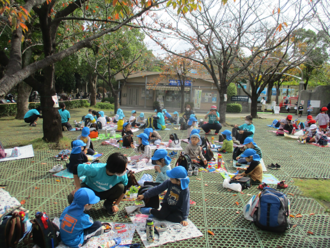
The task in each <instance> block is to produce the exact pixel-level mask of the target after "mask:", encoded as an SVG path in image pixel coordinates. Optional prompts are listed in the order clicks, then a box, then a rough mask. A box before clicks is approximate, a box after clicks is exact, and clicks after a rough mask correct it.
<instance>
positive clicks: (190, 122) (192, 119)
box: [187, 116, 197, 126]
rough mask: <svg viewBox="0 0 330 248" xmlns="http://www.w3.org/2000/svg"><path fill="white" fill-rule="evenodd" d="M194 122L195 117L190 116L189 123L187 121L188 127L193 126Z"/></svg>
mask: <svg viewBox="0 0 330 248" xmlns="http://www.w3.org/2000/svg"><path fill="white" fill-rule="evenodd" d="M194 121H197V119H196V117H195V116H190V118H189V121H188V123H187V124H188V125H189V126H191V125H192V124H193V122H194Z"/></svg>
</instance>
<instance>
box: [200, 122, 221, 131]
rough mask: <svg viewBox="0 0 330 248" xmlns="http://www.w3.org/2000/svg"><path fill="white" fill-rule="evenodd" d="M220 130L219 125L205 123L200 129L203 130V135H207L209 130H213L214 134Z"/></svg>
mask: <svg viewBox="0 0 330 248" xmlns="http://www.w3.org/2000/svg"><path fill="white" fill-rule="evenodd" d="M221 128H222V126H221V124H220V123H213V124H210V123H206V124H204V125H203V126H202V129H203V130H204V132H205V133H208V132H210V131H211V129H215V133H219V131H220V129H221Z"/></svg>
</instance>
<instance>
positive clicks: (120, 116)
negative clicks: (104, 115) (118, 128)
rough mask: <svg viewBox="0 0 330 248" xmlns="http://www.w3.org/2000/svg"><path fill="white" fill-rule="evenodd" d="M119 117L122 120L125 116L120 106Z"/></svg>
mask: <svg viewBox="0 0 330 248" xmlns="http://www.w3.org/2000/svg"><path fill="white" fill-rule="evenodd" d="M117 115H118V119H119V120H121V119H123V118H124V117H125V115H124V112H123V110H121V109H120V108H119V109H118V110H117Z"/></svg>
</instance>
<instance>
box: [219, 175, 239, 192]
mask: <svg viewBox="0 0 330 248" xmlns="http://www.w3.org/2000/svg"><path fill="white" fill-rule="evenodd" d="M229 181H230V178H226V179H225V180H224V181H223V184H222V186H223V187H224V188H225V189H231V190H234V191H237V192H241V191H242V185H241V184H239V183H231V184H230V183H229Z"/></svg>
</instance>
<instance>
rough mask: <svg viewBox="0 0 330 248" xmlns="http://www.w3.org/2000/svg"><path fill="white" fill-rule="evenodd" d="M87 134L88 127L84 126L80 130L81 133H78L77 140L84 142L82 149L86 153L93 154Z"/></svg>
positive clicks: (88, 132)
mask: <svg viewBox="0 0 330 248" xmlns="http://www.w3.org/2000/svg"><path fill="white" fill-rule="evenodd" d="M89 134H90V130H89V127H84V128H83V129H82V130H81V135H79V136H78V137H77V140H82V142H84V143H85V144H86V146H85V149H84V151H85V153H86V154H88V155H94V154H95V151H94V150H93V144H92V141H91V138H90V137H89V136H88V135H89Z"/></svg>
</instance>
